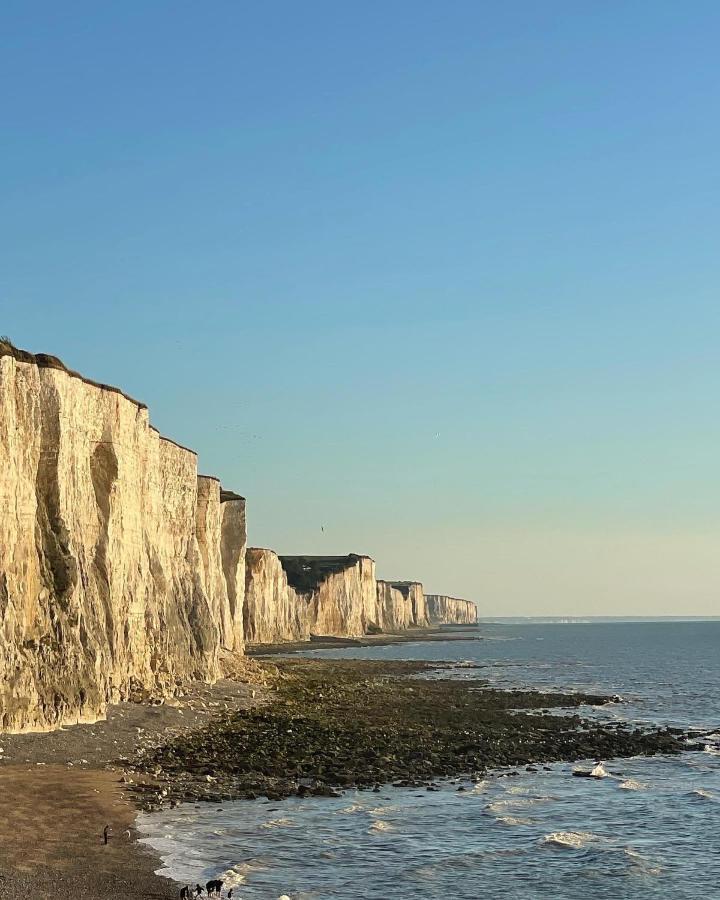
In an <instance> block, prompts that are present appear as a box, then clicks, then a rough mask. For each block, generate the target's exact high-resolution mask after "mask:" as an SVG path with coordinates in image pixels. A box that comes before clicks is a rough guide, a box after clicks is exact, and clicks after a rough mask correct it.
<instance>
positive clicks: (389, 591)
mask: <svg viewBox="0 0 720 900" xmlns="http://www.w3.org/2000/svg"><path fill="white" fill-rule="evenodd" d="M377 602H378V625H379V627H380V628H381V629H382V630H383V631H404V630H405V629H406V628H411V627H412V624H413V607H412V599H411V598H410V595H409V592H408V594H407V595H406V594H404V593H403V592H402V591H401V590H398V588H396V587H393V585H392V584H391V583H390V582H389V581H378V583H377Z"/></svg>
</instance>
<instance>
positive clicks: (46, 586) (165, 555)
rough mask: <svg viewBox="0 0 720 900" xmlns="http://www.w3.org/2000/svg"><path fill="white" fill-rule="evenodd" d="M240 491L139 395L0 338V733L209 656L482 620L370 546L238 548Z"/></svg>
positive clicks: (82, 715)
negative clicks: (364, 551) (333, 551)
mask: <svg viewBox="0 0 720 900" xmlns="http://www.w3.org/2000/svg"><path fill="white" fill-rule="evenodd" d="M246 543H247V531H246V521H245V500H244V499H243V498H242V497H240V496H239V495H237V494H234V493H232V492H230V491H223V490H221V488H220V484H219V482H218V481H217V479H215V478H212V477H209V476H203V475H198V472H197V457H196V455H195V453H193V452H192V451H191V450H187V449H185V448H184V447H181V446H179V445H178V444H175V443H174V442H173V441H170V440H168V439H167V438H163V437H161V436H160V435H159V434H158V432H157V430H156V429H154V428H153V427H152V426H151V425H150V421H149V416H148V411H147V408H146V407H145V406H144V404H142V403H139V402H138V401H136V400H133V399H132V398H131V397H128V396H127V395H126V394H124V393H122V391H120V390H118V389H117V388H115V387H111V386H109V385H104V384H98V383H96V382H93V381H90V380H88V379H86V378H83V377H82V376H80V375H78V373H77V372H73V371H71V370H69V369H67V368H66V367H65V366H64V365H63V363H62V362H61V361H60V360H59V359H57V357H53V356H45V355H42V354H40V355H37V356H33V355H32V354H30V353H26V352H24V351H20V350H17V349H16V348H15V347H13V346H12V345H11V344H9V343H8V342H7V341H3V340H2V339H0V728H2V729H5V730H15V731H18V730H29V729H50V728H54V727H57V726H59V725H63V724H67V723H73V722H81V721H93V720H96V719H98V718H101V717H102V716H104V714H105V709H106V706H107V704H108V703H109V702H114V701H117V700H121V699H126V698H130V697H133V696H136V695H138V694H142V693H143V692H158V693H170V692H172V691H174V690H175V689H176V688H178V687H179V686H180V685H181V684H182V683H183V682H184V681H185V680H188V679H201V680H205V681H212V680H214V679H216V678H218V677H219V675H220V674H221V673H220V655H221V651H223V652H229V653H242V652H243V647H244V642H245V641H247V642H248V643H251V644H262V643H277V642H283V641H297V640H308V639H309V638H310V636H311V635H312V636H314V635H317V636H337V637H361V636H363V635H365V634H367V633H369V632H375V631H379V630H383V631H401V630H403V629H406V628H411V627H424V626H427V625H428V624H430V622H434V623H438V622H462V623H464V622H469V621H473V622H474V621H475V620H476V612H475V607H474V605H473V604H468V603H466V601H462V600H454V599H452V598H448V597H438V596H432V597H429V598H426V597H425V595H424V593H423V587H422V584H420V583H419V582H415V581H402V582H388V581H376V579H375V563H374V561H373V560H372V559H371V558H370V557H369V556H362V555H358V554H355V553H350V554H347V555H345V556H278V555H277V554H276V553H274V552H273V551H272V550H263V549H257V548H253V549H250V550H246Z"/></svg>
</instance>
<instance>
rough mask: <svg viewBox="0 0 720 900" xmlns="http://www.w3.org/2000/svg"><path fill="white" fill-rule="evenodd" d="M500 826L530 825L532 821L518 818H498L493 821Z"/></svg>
mask: <svg viewBox="0 0 720 900" xmlns="http://www.w3.org/2000/svg"><path fill="white" fill-rule="evenodd" d="M495 821H496V822H499V823H500V824H501V825H532V823H533V820H532V819H522V818H520V817H519V816H498V817H497V818H496V819H495Z"/></svg>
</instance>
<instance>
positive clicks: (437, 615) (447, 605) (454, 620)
mask: <svg viewBox="0 0 720 900" xmlns="http://www.w3.org/2000/svg"><path fill="white" fill-rule="evenodd" d="M425 599H426V601H427V610H428V618H429V620H430V624H431V625H475V624H476V623H477V618H478V613H477V606H476V605H475V604H474V603H473V602H472V601H471V600H459V599H458V598H457V597H445V596H444V595H442V594H427V595H426V597H425Z"/></svg>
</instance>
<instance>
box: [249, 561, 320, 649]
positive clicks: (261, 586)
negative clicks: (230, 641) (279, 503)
mask: <svg viewBox="0 0 720 900" xmlns="http://www.w3.org/2000/svg"><path fill="white" fill-rule="evenodd" d="M246 563H247V576H246V582H245V640H246V641H247V642H248V644H278V643H283V642H286V641H307V640H309V639H310V620H309V615H308V603H307V600H306V599H305V598H304V597H302V596H300V595H298V594H297V593H296V592H295V591H294V590H293V588H291V587H290V586H289V585H288V581H287V576H286V574H285V570H284V569H283V567H282V565H281V563H280V560H279V558H278V555H277V553H274V552H273V551H272V550H264V549H260V548H258V547H250V548H249V549H248V551H247V556H246Z"/></svg>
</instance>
